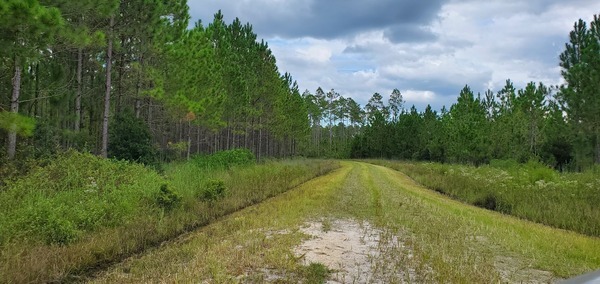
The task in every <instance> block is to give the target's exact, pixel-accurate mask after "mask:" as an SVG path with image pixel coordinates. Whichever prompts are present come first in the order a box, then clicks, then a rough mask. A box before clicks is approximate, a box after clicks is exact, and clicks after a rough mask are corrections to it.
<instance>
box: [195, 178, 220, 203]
mask: <svg viewBox="0 0 600 284" xmlns="http://www.w3.org/2000/svg"><path fill="white" fill-rule="evenodd" d="M226 193H227V188H226V187H225V182H223V181H222V180H216V179H211V180H208V181H207V182H206V185H205V186H204V188H203V189H202V191H201V193H200V198H201V199H202V200H204V201H208V202H215V201H217V200H220V199H223V198H224V197H225V194H226Z"/></svg>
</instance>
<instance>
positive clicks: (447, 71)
mask: <svg viewBox="0 0 600 284" xmlns="http://www.w3.org/2000/svg"><path fill="white" fill-rule="evenodd" d="M188 4H189V6H190V14H191V15H192V22H195V21H197V20H199V19H201V20H202V22H203V23H208V22H211V21H212V18H213V15H214V13H215V12H216V11H217V10H222V12H223V14H224V16H225V20H226V21H227V22H231V21H232V20H233V19H234V18H235V17H238V18H240V20H241V21H242V22H244V23H245V22H250V23H251V24H252V25H253V27H254V31H255V32H256V33H257V34H258V38H259V39H260V38H263V39H265V40H266V41H267V42H269V46H270V47H271V49H272V50H273V52H274V54H275V56H276V58H277V64H278V67H279V69H280V71H281V72H282V73H283V72H290V73H291V74H292V76H293V77H294V79H295V80H297V81H298V84H299V86H300V89H301V90H304V89H308V90H309V91H311V92H314V91H315V90H316V89H317V87H322V88H323V89H324V90H330V89H335V90H336V91H337V92H338V93H340V94H342V95H343V96H346V97H352V98H354V99H355V100H356V101H357V102H359V103H360V104H362V105H364V104H366V102H367V101H368V99H369V98H370V97H371V95H372V94H373V93H375V92H378V93H380V94H382V95H383V96H384V98H385V99H387V97H388V96H389V94H390V93H391V92H392V90H393V89H394V88H398V89H399V90H400V91H401V92H402V94H403V96H404V99H405V101H406V105H407V107H410V106H411V105H413V104H414V105H416V106H417V108H418V109H421V110H422V109H424V107H425V106H426V105H427V104H431V105H432V106H433V108H434V109H440V108H441V107H442V106H443V105H446V106H450V105H451V104H452V103H454V102H455V101H456V97H457V96H458V93H459V92H460V89H461V88H462V87H463V86H464V85H465V84H468V85H470V86H471V88H472V89H473V90H474V91H475V92H481V93H483V92H484V91H485V90H487V89H488V88H490V89H492V90H494V91H497V90H498V89H500V88H502V86H503V85H504V82H505V81H506V79H511V80H512V81H513V82H515V85H516V86H517V87H522V86H524V85H525V84H526V83H527V82H530V81H535V82H543V83H544V84H547V85H556V84H560V83H561V77H560V68H559V66H558V55H559V54H560V53H561V52H562V51H563V48H564V44H565V42H566V41H567V40H568V34H569V31H571V29H572V27H573V23H574V22H575V21H577V20H578V19H580V18H582V19H584V20H586V21H587V22H589V21H590V20H591V19H592V18H593V15H594V14H600V1H592V0H570V1H562V0H530V1H513V0H487V1H477V0H461V1H452V0H450V1H445V0H430V1H416V0H412V1H409V0H327V1H324V0H294V1H292V0H252V1H250V0H190V1H188Z"/></svg>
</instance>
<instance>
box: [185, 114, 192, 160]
mask: <svg viewBox="0 0 600 284" xmlns="http://www.w3.org/2000/svg"><path fill="white" fill-rule="evenodd" d="M187 128H188V129H187V130H188V131H187V153H186V156H185V157H186V159H187V160H188V161H189V160H190V152H191V151H192V122H191V121H188V127H187Z"/></svg>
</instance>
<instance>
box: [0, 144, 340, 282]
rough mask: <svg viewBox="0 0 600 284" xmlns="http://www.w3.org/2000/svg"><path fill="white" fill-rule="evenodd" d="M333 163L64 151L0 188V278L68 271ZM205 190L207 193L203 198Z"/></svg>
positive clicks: (46, 277)
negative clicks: (228, 162)
mask: <svg viewBox="0 0 600 284" xmlns="http://www.w3.org/2000/svg"><path fill="white" fill-rule="evenodd" d="M336 167H338V166H337V163H335V162H331V161H317V160H294V161H279V162H269V163H266V164H260V165H244V166H239V167H232V168H225V169H220V170H209V169H204V168H199V167H198V166H196V165H194V164H193V163H179V164H171V165H167V166H166V169H165V174H164V175H159V174H158V173H156V172H154V171H152V170H150V169H147V168H145V167H143V166H140V165H136V164H131V163H126V162H115V161H110V160H104V159H99V158H97V157H94V156H92V155H87V154H80V153H75V152H71V153H67V154H66V155H64V156H61V157H60V158H58V159H57V160H55V161H54V162H52V163H50V164H49V165H48V166H46V167H43V168H38V169H34V170H33V171H32V172H31V173H30V174H29V175H27V176H26V177H24V178H22V179H19V180H17V181H15V182H14V183H11V184H9V185H8V186H7V187H6V188H7V189H6V190H4V191H3V192H0V208H1V209H0V210H1V212H2V214H0V275H1V276H2V277H0V282H1V283H30V282H52V281H65V280H68V279H70V280H77V275H82V274H85V273H87V271H90V270H94V269H97V268H98V267H104V266H106V265H107V264H110V263H113V262H115V261H118V260H121V259H123V258H125V257H127V256H130V255H132V254H135V253H137V252H140V251H143V250H145V249H147V248H149V247H153V246H156V245H157V244H159V243H161V242H162V241H165V240H168V239H170V238H173V237H175V236H177V235H179V234H181V233H183V232H186V231H189V230H192V229H194V228H197V227H198V226H202V225H205V224H208V223H210V222H211V221H214V220H215V219H217V218H219V217H221V216H224V215H226V214H229V213H232V212H234V211H236V210H239V209H241V208H244V207H246V206H249V205H252V204H255V203H257V202H260V201H263V200H265V199H267V198H269V197H272V196H275V195H277V194H280V193H282V192H285V191H287V190H289V189H291V188H293V187H295V186H297V185H299V184H301V183H302V182H305V181H307V180H310V179H312V178H314V177H316V176H319V175H322V174H325V173H327V172H329V171H331V170H332V169H334V168H336ZM209 190H214V191H215V192H216V195H210V197H206V196H207V195H206V192H207V191H209Z"/></svg>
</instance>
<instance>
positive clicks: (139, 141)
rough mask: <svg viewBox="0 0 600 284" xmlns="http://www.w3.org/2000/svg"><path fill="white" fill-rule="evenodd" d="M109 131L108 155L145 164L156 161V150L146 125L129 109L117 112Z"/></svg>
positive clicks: (151, 163)
mask: <svg viewBox="0 0 600 284" xmlns="http://www.w3.org/2000/svg"><path fill="white" fill-rule="evenodd" d="M109 131H110V139H109V141H110V143H109V145H108V153H109V157H111V158H115V159H119V160H127V161H133V162H139V163H143V164H146V165H155V164H156V163H157V160H158V157H157V151H156V150H155V149H154V146H153V145H152V135H151V134H150V130H149V129H148V125H146V123H144V121H143V120H141V119H139V118H136V117H135V115H134V114H133V113H132V112H131V111H123V112H121V113H118V114H117V116H116V117H115V119H114V120H113V122H112V125H111V127H109Z"/></svg>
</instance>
